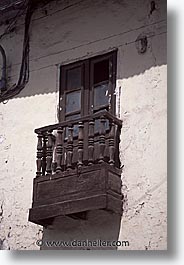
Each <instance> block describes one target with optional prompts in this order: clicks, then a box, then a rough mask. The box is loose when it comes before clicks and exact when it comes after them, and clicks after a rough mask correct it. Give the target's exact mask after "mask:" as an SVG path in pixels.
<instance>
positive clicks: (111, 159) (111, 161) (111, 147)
mask: <svg viewBox="0 0 184 265" xmlns="http://www.w3.org/2000/svg"><path fill="white" fill-rule="evenodd" d="M114 137H115V125H114V122H112V123H111V130H110V133H109V164H110V165H111V166H113V165H114V163H115V161H114V153H115V146H114Z"/></svg>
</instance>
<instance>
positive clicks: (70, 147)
mask: <svg viewBox="0 0 184 265" xmlns="http://www.w3.org/2000/svg"><path fill="white" fill-rule="evenodd" d="M72 158H73V126H72V125H70V126H69V127H68V140H67V157H66V161H67V166H66V167H67V169H71V168H72Z"/></svg>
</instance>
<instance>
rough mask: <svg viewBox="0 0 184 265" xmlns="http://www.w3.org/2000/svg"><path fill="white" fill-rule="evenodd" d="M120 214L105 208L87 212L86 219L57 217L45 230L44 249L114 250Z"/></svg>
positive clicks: (42, 248) (42, 247)
mask: <svg viewBox="0 0 184 265" xmlns="http://www.w3.org/2000/svg"><path fill="white" fill-rule="evenodd" d="M120 222H121V216H120V215H118V214H114V213H111V212H107V211H104V210H94V211H90V212H87V213H86V216H85V218H83V219H82V218H81V219H79V218H78V219H77V218H76V219H75V218H74V217H67V216H64V217H57V218H55V220H54V222H53V224H52V225H51V226H49V227H47V228H44V230H43V238H42V241H41V242H42V246H41V250H49V249H50V250H67V249H68V250H71V249H73V250H75V249H76V250H80V249H83V250H91V249H93V250H95V249H98V250H105V249H106V250H113V249H114V250H115V249H117V247H116V242H117V241H118V236H119V229H120Z"/></svg>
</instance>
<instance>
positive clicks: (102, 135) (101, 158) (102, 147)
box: [99, 116, 105, 163]
mask: <svg viewBox="0 0 184 265" xmlns="http://www.w3.org/2000/svg"><path fill="white" fill-rule="evenodd" d="M100 124H101V126H100V127H101V128H100V143H99V145H100V155H99V163H102V162H103V161H104V151H105V118H104V116H102V117H101V118H100Z"/></svg>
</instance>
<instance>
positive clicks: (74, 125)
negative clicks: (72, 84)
mask: <svg viewBox="0 0 184 265" xmlns="http://www.w3.org/2000/svg"><path fill="white" fill-rule="evenodd" d="M121 126H122V122H121V121H120V120H119V119H117V118H116V117H114V116H113V115H112V114H110V113H109V112H107V111H99V112H98V113H95V114H93V115H89V116H85V117H82V118H80V119H76V120H71V121H64V122H62V123H58V124H54V125H50V126H46V127H42V128H39V129H36V130H35V133H36V134H37V136H38V145H37V161H36V163H37V172H36V177H35V178H34V184H33V203H32V208H31V209H30V210H29V221H31V222H33V223H37V224H41V225H43V226H46V225H48V224H49V223H51V222H52V220H53V218H55V217H56V216H60V215H77V214H79V213H81V212H85V211H89V210H93V209H106V210H109V211H113V212H116V213H120V214H121V211H122V195H121V169H120V162H119V136H120V130H121Z"/></svg>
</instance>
